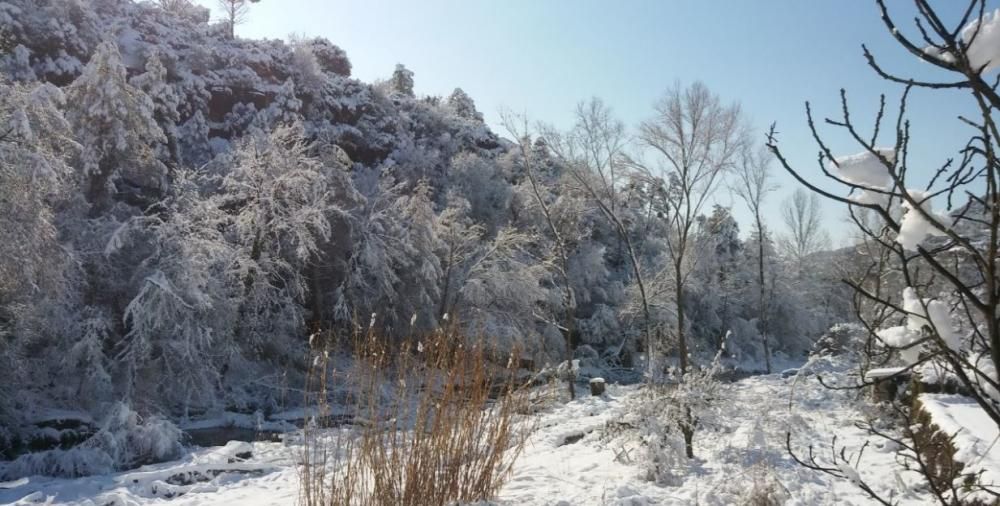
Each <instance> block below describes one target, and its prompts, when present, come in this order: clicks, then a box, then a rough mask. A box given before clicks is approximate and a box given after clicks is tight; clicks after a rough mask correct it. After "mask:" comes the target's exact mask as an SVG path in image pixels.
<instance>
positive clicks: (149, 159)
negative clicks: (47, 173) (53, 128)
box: [66, 42, 166, 215]
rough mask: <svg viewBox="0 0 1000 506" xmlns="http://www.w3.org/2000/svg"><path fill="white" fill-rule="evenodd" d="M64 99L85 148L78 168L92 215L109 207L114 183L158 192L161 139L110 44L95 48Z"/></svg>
mask: <svg viewBox="0 0 1000 506" xmlns="http://www.w3.org/2000/svg"><path fill="white" fill-rule="evenodd" d="M66 98H67V102H66V103H67V104H68V106H67V108H66V119H67V120H69V122H70V125H72V128H73V134H74V137H75V138H76V140H77V141H78V142H79V143H80V145H81V146H82V147H83V149H82V152H81V154H80V162H79V163H80V168H81V170H82V172H83V175H84V176H85V178H86V183H85V184H86V192H85V194H86V197H87V200H88V202H90V204H91V206H92V214H93V215H96V214H98V213H100V212H103V211H104V210H106V209H107V208H108V207H110V206H111V203H112V197H113V194H114V193H115V183H116V181H117V180H118V179H125V180H128V182H129V183H130V184H131V185H134V186H138V187H140V188H149V189H154V190H162V188H163V187H164V186H165V184H166V182H165V181H164V177H165V171H164V168H163V164H162V163H161V162H160V161H158V160H156V158H155V157H154V154H155V149H154V147H155V146H156V145H157V144H160V143H163V142H164V141H165V138H164V136H163V132H162V131H161V130H160V127H159V126H158V125H157V124H156V120H155V119H154V105H153V102H152V100H150V98H149V96H148V95H146V94H145V93H143V92H142V90H140V89H137V88H136V87H134V86H132V85H131V84H129V83H128V80H127V79H126V71H125V66H124V65H123V64H122V59H121V54H119V52H118V47H117V46H116V45H115V44H114V43H111V42H104V43H101V45H99V46H98V48H97V50H96V51H95V52H94V55H93V57H92V58H91V60H90V62H89V63H88V64H87V66H86V67H85V68H84V70H83V73H82V74H81V75H80V77H78V78H77V79H76V80H75V81H73V84H71V85H70V86H69V88H68V89H67V91H66Z"/></svg>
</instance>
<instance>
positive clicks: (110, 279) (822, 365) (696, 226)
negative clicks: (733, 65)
mask: <svg viewBox="0 0 1000 506" xmlns="http://www.w3.org/2000/svg"><path fill="white" fill-rule="evenodd" d="M253 3H256V2H255V1H253V0H224V1H222V2H221V4H223V5H225V6H227V7H228V9H227V10H226V11H225V14H226V16H225V18H224V19H223V20H221V21H213V20H210V17H209V11H208V10H207V9H205V8H203V7H199V6H196V5H194V4H192V3H191V2H189V1H187V0H159V1H156V2H153V1H141V2H140V1H136V0H88V1H84V0H0V503H3V504H7V503H14V504H87V505H102V506H103V505H123V506H124V505H133V504H178V505H180V504H247V505H257V504H292V503H301V504H304V505H306V506H314V505H320V504H364V505H369V504H371V505H389V504H432V505H438V504H440V505H444V504H453V503H469V504H505V505H506V504H510V505H515V504H517V505H519V504H547V505H575V504H619V505H644V504H708V505H712V504H718V505H724V504H753V505H782V504H787V505H807V504H899V505H909V504H943V505H951V504H972V505H983V504H997V503H1000V442H998V439H1000V433H998V427H1000V375H998V374H1000V372H998V366H997V364H998V363H1000V322H998V320H997V317H996V315H997V314H1000V312H998V307H997V306H998V305H1000V265H998V263H997V259H998V257H1000V254H998V251H1000V212H997V209H998V206H1000V162H998V160H997V155H996V153H997V152H998V151H1000V143H998V137H1000V133H998V131H997V126H996V120H995V115H996V114H995V111H996V110H997V109H998V108H1000V95H998V93H997V86H996V82H997V81H996V79H997V77H996V69H997V68H1000V11H995V12H990V11H989V10H988V9H986V2H981V1H979V0H971V1H969V2H968V5H967V6H965V7H967V8H965V7H963V8H961V9H958V11H957V14H955V13H951V12H949V16H948V17H947V18H946V19H947V20H951V18H952V17H955V18H956V19H958V21H954V26H946V23H944V22H942V21H941V19H942V18H940V17H939V16H938V15H937V14H936V13H935V12H934V10H933V9H932V8H931V7H929V6H927V5H926V3H925V2H923V1H922V0H916V3H917V4H918V7H919V9H918V11H919V14H920V20H919V23H918V25H919V26H918V27H909V26H907V27H902V26H896V24H895V22H894V17H893V13H892V11H891V10H890V9H888V8H887V7H886V5H885V4H884V3H883V2H882V1H881V0H877V1H876V4H877V5H878V6H879V7H880V9H881V10H882V19H883V22H884V23H885V25H886V29H887V30H888V32H889V33H891V34H892V35H893V36H894V37H895V38H896V40H897V41H898V42H899V45H900V46H901V47H902V48H903V50H904V51H906V54H907V55H909V56H911V57H915V58H919V59H922V60H923V61H924V62H926V63H927V64H928V65H931V66H933V67H935V68H936V69H937V70H938V71H940V72H941V73H943V74H946V75H947V76H950V79H949V78H948V77H945V78H942V81H941V82H923V81H918V80H914V79H910V78H908V77H903V76H897V75H895V74H892V73H891V71H892V69H887V68H883V67H882V66H881V64H880V61H881V60H879V59H877V55H873V54H872V53H870V52H869V51H868V49H867V48H866V49H865V50H864V54H865V56H866V57H867V60H868V63H869V65H870V66H871V67H872V70H873V71H874V72H876V73H877V74H878V75H880V76H881V77H882V78H883V79H884V82H885V84H886V86H887V87H890V86H892V87H901V88H903V90H904V92H903V95H902V97H903V98H902V100H901V101H900V102H899V104H898V106H897V107H898V109H897V110H892V109H893V106H892V105H886V101H885V100H883V101H882V102H881V103H882V106H881V107H882V109H881V110H880V111H877V114H871V116H872V117H873V118H875V124H874V125H868V124H865V125H859V124H856V123H855V121H856V120H855V119H853V118H855V117H856V116H852V115H851V114H850V113H851V112H852V111H851V103H850V101H849V99H848V95H847V93H846V92H844V93H843V94H842V100H843V103H842V107H841V108H840V109H837V110H835V111H824V112H826V113H834V114H837V115H839V116H834V117H833V118H831V119H830V120H828V121H826V122H821V121H820V120H819V118H818V117H815V118H814V117H813V114H814V112H813V110H812V109H811V108H808V109H807V111H808V115H809V117H808V120H809V122H808V126H809V127H811V128H812V133H813V135H814V137H815V141H816V143H817V145H818V146H819V152H820V159H819V162H820V163H819V169H818V170H815V169H812V170H801V169H800V168H799V167H798V166H796V164H795V163H794V161H792V160H789V159H788V158H786V157H785V156H784V153H783V151H782V148H783V146H782V145H781V143H780V142H779V139H778V137H777V134H776V129H775V127H772V128H771V129H770V131H768V132H761V131H760V130H759V129H755V127H754V125H752V124H751V123H750V121H749V119H748V118H747V117H746V116H745V115H744V114H743V113H742V111H741V108H740V106H739V104H738V102H736V101H735V100H736V99H738V97H726V98H725V99H724V98H721V97H719V96H717V95H716V94H715V93H714V92H712V91H711V89H710V88H709V86H708V85H706V84H703V83H699V82H695V83H692V84H689V85H682V84H675V85H674V86H673V87H670V88H668V89H667V90H666V91H665V92H664V93H663V95H662V97H661V98H660V99H659V100H658V101H656V103H654V104H652V107H651V108H650V109H649V111H648V115H647V119H646V120H645V121H642V122H641V123H639V124H636V125H626V124H624V123H623V122H621V121H619V120H618V119H616V117H615V115H614V111H613V110H612V109H611V108H610V107H609V106H608V105H607V104H605V103H604V102H603V101H601V100H600V99H597V98H594V99H590V100H588V101H584V102H581V103H580V104H579V106H578V108H577V110H576V111H575V112H576V116H575V118H576V123H575V125H573V126H572V127H571V128H569V129H568V130H560V129H558V128H556V127H553V126H549V125H546V124H538V123H536V122H535V121H534V119H533V118H527V117H522V116H519V115H516V114H512V113H505V114H504V115H503V125H504V131H502V132H495V131H493V130H492V129H491V128H490V127H489V126H488V125H487V124H486V123H485V122H484V119H483V115H482V114H481V113H480V112H479V111H478V110H477V108H476V104H475V102H474V100H473V98H472V97H470V96H469V95H467V94H466V93H465V92H464V91H462V90H461V89H460V88H455V90H454V92H452V93H451V94H449V95H448V96H446V97H445V96H421V95H418V94H417V93H416V92H415V80H417V79H419V77H420V76H418V75H414V73H413V72H412V71H410V70H409V69H407V68H406V67H405V66H404V65H397V66H396V68H395V69H386V77H385V79H384V80H379V81H377V82H373V83H366V82H362V81H360V80H358V79H355V78H352V76H351V68H352V67H351V61H350V59H349V58H348V55H347V54H346V53H345V52H344V51H343V50H341V49H340V48H339V47H338V46H337V45H336V44H335V41H334V42H331V41H328V40H326V39H323V38H306V37H290V38H289V40H287V41H282V40H250V39H245V38H241V37H239V36H238V35H239V30H238V26H237V25H238V22H239V21H241V20H242V19H243V18H244V17H245V16H246V15H247V14H248V12H249V11H250V10H252V4H253ZM948 8H949V9H955V8H956V7H955V6H949V7H948ZM953 14H954V15H953ZM949 22H952V21H949ZM910 28H912V30H910ZM911 32H912V33H911ZM914 88H922V89H926V90H929V91H928V93H931V94H933V93H938V92H941V90H942V89H943V88H945V89H947V90H946V91H947V92H948V93H952V92H954V93H956V94H957V93H959V92H960V93H961V94H963V95H962V96H963V97H964V98H965V99H966V100H967V101H969V103H970V104H972V105H974V106H976V107H975V108H974V109H963V111H966V113H964V115H963V117H962V120H961V122H958V121H956V123H957V124H956V126H955V128H959V127H962V128H970V132H971V133H970V135H969V140H968V144H967V145H966V146H965V147H964V149H962V150H961V151H960V152H959V153H958V154H957V155H956V154H954V153H952V154H950V155H949V154H942V159H941V160H920V161H916V160H913V159H912V156H910V155H909V151H908V148H909V143H910V142H911V140H910V132H909V129H908V128H909V127H908V123H907V122H906V121H905V118H906V105H907V101H908V100H915V98H911V97H910V95H909V92H910V90H911V89H914ZM956 90H957V91H956ZM970 110H971V111H972V112H971V113H968V111H970ZM865 112H866V113H867V111H865ZM945 112H948V113H949V114H950V112H949V111H945ZM970 114H971V115H970ZM864 117H866V118H867V117H868V115H867V114H866V115H864ZM949 117H950V116H949ZM799 126H801V125H799ZM791 127H792V125H784V126H783V128H791ZM945 127H946V128H949V127H950V126H945ZM830 130H843V131H846V133H847V134H848V138H849V139H853V140H854V142H855V145H854V147H853V148H850V150H847V151H845V152H844V153H840V152H833V151H832V150H831V149H830V148H829V147H828V144H827V143H826V141H825V136H826V135H830ZM762 133H764V134H766V135H762ZM841 133H843V132H841ZM761 140H765V141H766V142H765V143H763V144H761V142H760V141H761ZM949 156H950V158H949ZM945 160H947V161H945ZM910 164H913V165H914V166H916V165H918V164H919V165H920V166H921V167H924V168H926V167H925V166H928V165H930V166H935V169H933V170H931V172H927V171H926V170H925V171H924V172H918V171H916V170H914V171H913V172H910V171H909V170H908V169H909V166H910ZM935 164H938V165H935ZM937 167H940V168H937ZM778 170H785V171H787V172H788V173H790V174H791V175H792V176H794V177H795V178H796V180H797V181H798V183H802V187H801V188H797V189H796V190H795V191H794V193H791V194H790V195H789V197H788V198H787V200H785V201H784V202H783V203H782V206H781V209H782V212H781V215H780V216H774V217H772V216H768V215H766V214H765V213H764V211H763V209H765V207H764V202H765V201H768V200H769V199H773V198H776V196H775V195H774V190H775V188H776V187H775V174H774V172H775V171H778ZM927 174H929V176H928V177H926V178H923V177H918V176H923V175H927ZM819 177H826V178H827V179H826V180H825V181H824V183H822V184H818V183H816V180H817V179H818V178H819ZM719 195H726V198H718V196H719ZM821 198H822V199H828V200H832V201H836V202H838V203H840V204H842V205H843V207H844V208H845V209H847V210H848V215H849V217H850V220H851V221H852V222H853V223H854V225H856V227H855V230H856V233H855V235H854V236H852V237H850V238H834V239H836V242H837V244H848V243H849V244H850V246H848V247H845V248H840V249H833V248H832V247H831V238H830V237H828V236H827V235H826V234H825V232H824V227H823V223H824V220H827V219H833V218H832V217H823V216H821V214H820V211H819V209H820V206H819V202H820V199H821ZM719 202H729V203H730V205H735V206H741V208H744V209H745V210H747V211H749V212H750V215H751V218H752V220H751V222H750V224H749V225H748V226H744V229H743V230H741V229H740V225H739V223H738V222H737V221H736V219H735V218H734V216H733V209H732V208H731V207H727V206H725V205H721V204H719ZM592 391H593V395H592ZM239 440H249V441H239Z"/></svg>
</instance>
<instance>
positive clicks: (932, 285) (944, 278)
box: [768, 0, 1000, 504]
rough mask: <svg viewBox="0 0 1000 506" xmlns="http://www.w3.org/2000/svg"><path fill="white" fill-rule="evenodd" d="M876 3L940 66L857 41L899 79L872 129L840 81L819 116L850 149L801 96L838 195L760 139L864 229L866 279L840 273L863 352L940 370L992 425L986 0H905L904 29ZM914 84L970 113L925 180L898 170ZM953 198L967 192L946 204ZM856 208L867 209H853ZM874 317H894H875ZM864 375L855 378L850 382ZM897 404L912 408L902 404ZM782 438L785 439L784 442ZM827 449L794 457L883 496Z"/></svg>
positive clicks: (994, 231) (994, 229) (996, 401)
mask: <svg viewBox="0 0 1000 506" xmlns="http://www.w3.org/2000/svg"><path fill="white" fill-rule="evenodd" d="M875 3H876V4H877V6H878V7H879V10H880V12H881V18H882V21H883V23H884V24H885V26H886V29H887V30H888V31H889V32H890V33H891V34H892V36H893V37H894V38H895V40H896V41H897V42H898V43H899V44H900V45H901V46H902V47H903V48H905V49H906V50H907V51H908V52H910V53H911V54H912V55H914V56H916V57H917V58H919V59H921V60H922V61H924V62H926V63H928V64H929V65H932V66H934V67H936V68H938V69H940V70H941V71H943V72H945V73H947V74H949V75H950V76H951V78H950V79H949V80H947V81H944V80H942V81H918V80H915V79H912V78H907V77H900V76H897V75H895V74H892V73H890V72H889V71H887V70H885V69H884V68H883V67H882V66H881V65H880V64H879V63H878V61H877V60H876V58H875V57H874V55H873V54H872V53H871V52H870V51H869V50H868V48H867V47H865V46H862V48H863V51H864V56H865V58H866V60H867V61H868V64H869V66H870V67H871V68H872V69H873V70H874V71H875V72H876V73H877V74H878V75H879V76H880V77H882V78H883V79H885V80H886V81H888V82H891V83H895V84H899V85H902V87H903V92H902V95H901V98H900V101H899V104H898V107H897V110H896V117H895V118H894V121H893V120H888V121H887V120H886V101H885V97H884V96H882V100H881V105H880V106H879V108H878V110H877V111H875V114H874V122H873V125H872V128H871V131H870V133H867V134H866V133H864V132H863V131H862V130H861V128H860V127H859V125H858V123H857V121H856V119H855V117H854V116H852V111H851V107H850V104H849V101H848V99H847V93H846V91H843V90H841V114H840V115H839V117H837V118H836V119H833V118H828V119H826V121H825V124H826V125H829V126H832V127H834V128H836V129H838V130H841V131H844V132H846V133H847V134H848V136H849V137H850V138H851V139H853V141H854V142H855V143H856V144H857V145H858V146H859V150H860V151H861V152H860V153H858V154H856V155H851V156H841V157H835V156H834V155H833V154H832V152H831V150H830V148H829V147H828V145H827V144H826V143H825V142H824V140H823V137H822V136H821V135H820V134H819V130H818V127H817V123H816V121H814V117H813V113H812V109H811V107H810V106H809V104H808V103H807V104H806V116H807V119H808V125H809V128H810V130H811V132H812V134H813V138H814V139H815V140H816V142H817V144H818V146H819V155H818V162H819V168H820V171H821V172H822V173H823V174H824V175H825V176H826V177H827V178H829V179H830V180H832V181H833V182H834V183H836V184H837V185H838V186H839V187H840V188H841V189H842V190H843V192H845V193H847V195H846V196H845V195H843V194H842V193H841V192H835V191H827V190H825V189H822V188H820V187H819V186H818V185H817V184H815V183H813V182H811V181H810V180H808V179H807V178H805V177H804V176H803V175H802V172H801V171H800V170H797V169H796V168H793V166H792V164H791V163H790V162H789V160H787V159H786V158H785V157H784V156H783V154H782V152H781V150H780V149H779V147H778V142H777V139H776V134H775V128H774V127H773V126H772V128H771V132H770V134H769V136H768V138H769V141H768V147H769V148H770V149H771V151H772V152H773V153H774V154H775V156H776V157H777V159H778V160H779V162H780V163H781V165H782V166H783V167H784V168H785V170H787V171H788V172H789V173H790V174H791V175H792V176H793V177H795V178H796V179H797V180H798V181H799V182H801V183H802V184H803V185H804V186H806V187H807V188H809V189H810V190H812V191H813V192H815V193H816V194H819V195H822V196H824V197H826V198H827V199H830V200H833V201H837V202H840V203H842V204H845V205H846V206H848V210H849V212H850V213H851V216H852V220H853V221H854V223H855V225H856V226H857V227H858V229H859V230H860V231H861V232H862V233H863V234H864V235H865V236H866V237H867V239H868V240H867V241H866V242H865V243H864V245H865V246H870V247H873V248H874V249H875V250H876V251H875V252H874V254H868V255H867V257H868V258H870V259H871V262H872V263H871V265H869V266H868V268H867V273H868V275H867V276H865V278H864V279H867V280H869V283H868V284H859V283H858V282H856V281H855V280H852V279H845V280H844V281H845V282H846V283H847V284H848V285H850V286H851V287H852V289H854V291H855V293H856V294H857V297H858V298H863V299H867V300H868V301H869V305H870V306H872V308H871V309H872V310H870V311H867V312H865V313H866V314H862V312H860V311H859V316H862V317H865V316H867V318H863V319H862V323H863V324H864V325H865V327H866V328H867V329H868V330H869V341H868V344H867V345H866V349H865V350H864V351H865V353H866V354H868V355H873V354H882V355H885V356H888V357H890V358H892V359H894V360H897V361H898V362H901V363H903V364H904V365H905V367H904V368H903V369H902V371H901V372H906V371H911V370H913V369H916V368H919V367H921V366H923V365H927V366H930V367H935V368H938V369H940V370H944V371H946V372H947V374H949V375H953V376H954V377H955V378H957V379H958V382H959V383H960V385H961V389H962V390H963V391H964V392H965V393H966V394H968V395H969V396H971V397H972V398H973V399H975V401H976V403H977V404H978V406H979V407H980V408H981V409H982V410H983V412H984V413H985V414H986V415H987V416H989V418H990V419H991V420H992V421H993V422H994V423H995V424H996V425H997V426H998V427H1000V394H998V393H997V392H998V391H1000V368H997V367H996V365H997V364H1000V319H998V318H997V314H1000V307H998V306H1000V271H998V252H1000V159H998V157H997V153H998V152H1000V141H998V139H1000V130H998V128H997V120H996V118H995V117H994V114H995V111H996V110H997V109H998V108H1000V94H998V93H997V81H996V80H994V79H990V80H989V81H987V78H986V77H985V74H986V73H987V72H990V71H995V70H996V68H997V65H998V64H1000V55H997V51H996V46H995V45H994V44H993V43H990V42H989V41H985V42H984V41H980V39H979V35H980V32H981V29H982V27H983V26H984V24H985V23H986V22H987V21H990V22H991V23H995V22H996V20H995V19H993V20H990V19H989V18H988V17H986V16H985V10H986V1H985V0H970V1H968V2H967V3H966V5H965V6H964V7H963V8H962V9H961V10H960V11H959V13H960V17H958V21H957V23H956V24H955V25H954V26H948V25H946V24H945V23H944V22H943V21H942V18H941V17H940V15H939V14H938V12H937V11H936V10H935V9H934V8H933V7H931V6H930V4H929V2H928V1H927V0H914V3H915V4H916V8H917V17H916V19H915V23H916V32H917V34H918V35H917V36H916V37H910V36H908V35H906V34H904V32H903V31H902V30H900V29H899V28H898V27H897V26H896V24H895V22H894V20H893V18H892V16H891V15H890V13H889V11H888V9H887V7H886V5H885V1H884V0H875ZM993 28H995V26H994V27H993ZM913 88H923V89H927V90H932V91H933V90H942V89H947V90H951V91H952V92H953V93H954V92H956V91H957V92H960V93H964V94H965V96H966V97H967V98H968V99H969V103H970V106H971V108H970V113H968V114H965V115H962V116H959V119H960V121H961V122H962V123H963V124H964V125H965V126H966V127H968V128H969V129H970V130H969V138H968V141H967V142H966V144H965V146H964V147H963V148H962V149H961V150H960V151H959V152H958V154H957V156H953V157H950V158H948V159H946V160H945V161H943V162H942V163H941V164H940V165H939V166H938V168H937V169H936V170H935V171H934V172H933V174H932V176H931V177H930V179H929V181H927V182H926V183H916V182H914V181H913V178H912V177H911V174H910V171H909V168H910V164H909V159H908V152H909V147H910V141H911V132H910V123H909V120H908V118H907V105H908V103H909V98H910V91H911V90H912V89H913ZM963 110H964V109H963ZM888 122H891V123H890V125H888V128H885V127H886V125H885V123H888ZM886 131H888V132H889V133H890V135H892V136H893V137H894V138H893V139H891V140H890V142H885V141H883V143H880V141H879V139H880V134H883V133H885V132H886ZM886 145H888V146H889V147H885V146H886ZM924 163H926V161H922V163H921V164H922V165H923V164H924ZM955 198H962V199H966V202H965V203H962V204H959V205H955V204H954V203H953V200H954V199H955ZM935 204H937V205H941V204H944V205H945V206H946V210H947V211H948V212H947V213H946V214H939V213H938V212H934V211H933V209H932V205H935ZM861 211H866V213H861ZM864 214H867V215H868V216H867V217H865V218H862V216H863V215H864ZM887 275H892V276H895V277H898V278H899V282H900V283H901V284H902V286H903V287H904V289H903V290H902V293H901V294H900V293H899V292H894V290H887V289H886V287H885V285H884V284H883V281H882V280H883V279H884V278H885V277H886V276H887ZM883 323H884V324H888V325H891V324H892V323H899V324H900V325H897V326H893V327H888V328H881V329H879V327H880V326H881V325H882V324H883ZM893 357H894V358H893ZM863 377H864V376H862V378H863ZM870 384H871V383H870V382H868V381H861V382H860V384H858V385H855V386H854V387H856V388H860V387H863V386H868V385H870ZM839 388H844V387H839ZM904 409H909V407H908V406H907V407H905V408H904ZM904 414H905V415H906V416H907V417H911V418H912V413H911V412H908V411H904ZM905 426H906V424H904V427H905ZM869 432H870V433H871V434H872V435H873V436H878V437H884V438H888V439H891V438H893V437H895V436H892V435H885V434H882V433H880V432H879V431H877V430H875V429H869ZM904 435H905V431H904ZM789 438H790V436H789ZM911 439H912V438H911ZM788 446H789V451H791V444H790V443H789V445H788ZM831 446H833V447H834V448H832V450H833V452H832V454H833V455H837V454H838V453H839V454H840V455H841V456H843V455H844V452H843V448H839V449H838V448H836V442H835V441H834V443H833V444H832V445H831ZM904 447H905V448H904V450H903V451H906V452H912V453H914V454H915V456H914V455H903V454H902V452H903V451H901V455H900V458H902V459H906V460H909V461H916V462H918V463H920V461H921V460H922V459H923V457H924V456H923V455H921V453H922V452H924V451H926V450H925V449H923V448H921V447H920V445H919V444H916V442H914V444H913V445H912V446H910V445H904ZM793 456H794V453H793ZM833 459H834V462H832V463H829V464H827V463H822V462H820V461H819V459H818V458H816V457H815V455H814V454H813V452H812V448H811V447H810V449H809V456H808V457H806V458H804V459H800V458H799V457H796V460H798V461H799V462H800V463H804V464H805V465H807V466H808V467H811V468H813V469H817V470H820V471H823V472H827V473H829V474H831V475H834V476H841V477H846V478H849V479H851V481H852V482H855V483H856V484H858V485H859V486H860V487H861V488H862V489H863V490H865V492H867V493H868V494H869V495H870V496H871V497H872V498H874V499H875V500H877V501H879V502H881V503H883V504H890V503H891V502H890V501H888V500H886V499H884V498H883V497H881V496H880V494H879V493H878V492H876V491H874V490H872V489H871V488H870V487H868V486H866V485H864V481H863V480H861V479H859V478H858V477H857V473H852V474H853V476H845V474H846V473H844V472H843V467H842V466H839V464H842V462H837V461H836V457H834V458H833ZM918 467H919V468H918V471H920V472H922V473H923V474H924V476H925V478H926V480H927V482H928V484H929V488H930V490H931V492H932V493H933V494H934V495H935V496H936V498H937V499H938V501H939V502H940V503H941V504H955V503H958V502H961V500H962V498H961V497H960V496H959V494H960V491H959V490H955V489H954V487H951V484H952V483H956V482H958V480H952V479H950V477H949V479H947V480H946V481H945V483H947V484H948V485H947V486H946V487H944V488H942V487H939V486H938V485H939V484H940V482H936V480H937V479H939V477H937V476H935V475H934V472H935V471H934V470H933V469H928V468H927V466H923V465H920V466H918ZM964 479H965V481H966V484H965V485H964V486H963V489H962V491H961V493H962V494H964V493H967V492H968V491H969V490H975V491H981V492H984V493H986V494H988V495H989V496H992V497H993V499H995V498H996V497H997V496H998V495H1000V490H998V489H997V487H996V485H995V484H982V483H979V480H978V477H977V476H974V475H970V476H966V477H964ZM949 487H951V488H950V489H949ZM993 499H991V500H993Z"/></svg>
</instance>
